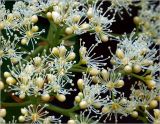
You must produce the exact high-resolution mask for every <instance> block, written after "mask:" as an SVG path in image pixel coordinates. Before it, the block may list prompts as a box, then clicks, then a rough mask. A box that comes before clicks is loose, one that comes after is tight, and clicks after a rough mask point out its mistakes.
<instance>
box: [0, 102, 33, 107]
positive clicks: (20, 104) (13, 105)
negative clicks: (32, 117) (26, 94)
mask: <svg viewBox="0 0 160 124" xmlns="http://www.w3.org/2000/svg"><path fill="white" fill-rule="evenodd" d="M29 104H32V101H26V102H23V103H4V102H2V103H1V106H2V107H23V106H27V105H29Z"/></svg>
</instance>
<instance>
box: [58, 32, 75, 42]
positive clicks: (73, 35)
mask: <svg viewBox="0 0 160 124" xmlns="http://www.w3.org/2000/svg"><path fill="white" fill-rule="evenodd" d="M75 36H77V35H76V34H72V35H68V36H66V37H64V38H62V39H60V40H61V41H63V40H68V39H70V38H72V37H75Z"/></svg>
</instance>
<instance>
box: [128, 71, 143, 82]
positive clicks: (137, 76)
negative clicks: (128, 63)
mask: <svg viewBox="0 0 160 124" xmlns="http://www.w3.org/2000/svg"><path fill="white" fill-rule="evenodd" d="M130 75H131V76H133V77H135V78H138V79H140V80H142V81H144V82H145V79H144V77H142V76H139V75H136V74H134V73H131V74H130Z"/></svg>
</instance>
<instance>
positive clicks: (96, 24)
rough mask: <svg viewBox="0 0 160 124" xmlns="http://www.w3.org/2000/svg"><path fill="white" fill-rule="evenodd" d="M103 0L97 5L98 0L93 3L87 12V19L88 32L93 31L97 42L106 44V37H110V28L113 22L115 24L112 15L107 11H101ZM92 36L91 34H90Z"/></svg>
mask: <svg viewBox="0 0 160 124" xmlns="http://www.w3.org/2000/svg"><path fill="white" fill-rule="evenodd" d="M103 2H104V1H103V0H102V1H101V2H100V3H98V0H97V1H96V2H94V4H93V5H92V6H90V7H89V8H88V10H87V17H88V19H89V24H90V25H91V26H90V27H91V28H90V30H93V31H95V32H93V34H96V40H97V42H107V41H108V36H111V35H110V33H111V32H112V31H111V30H110V27H111V25H112V23H113V22H115V18H114V15H110V14H109V13H108V12H109V9H107V10H103V8H102V7H101V6H102V5H103ZM91 34H92V33H91Z"/></svg>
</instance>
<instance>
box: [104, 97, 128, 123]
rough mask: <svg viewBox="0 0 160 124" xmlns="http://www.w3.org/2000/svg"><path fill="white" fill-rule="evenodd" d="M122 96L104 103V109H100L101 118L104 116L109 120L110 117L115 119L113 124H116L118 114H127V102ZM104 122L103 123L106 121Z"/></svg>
mask: <svg viewBox="0 0 160 124" xmlns="http://www.w3.org/2000/svg"><path fill="white" fill-rule="evenodd" d="M123 95H124V94H122V95H121V96H120V97H118V98H113V100H110V102H108V103H106V105H104V107H103V108H102V113H103V114H102V116H104V115H106V119H108V118H109V120H111V119H112V118H111V117H112V115H113V116H114V117H115V122H116V123H117V121H118V117H117V116H118V114H120V116H121V117H122V116H127V115H128V114H129V113H128V112H127V111H126V108H127V105H128V100H127V98H125V97H124V96H123ZM106 119H105V120H104V122H105V121H106Z"/></svg>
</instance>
